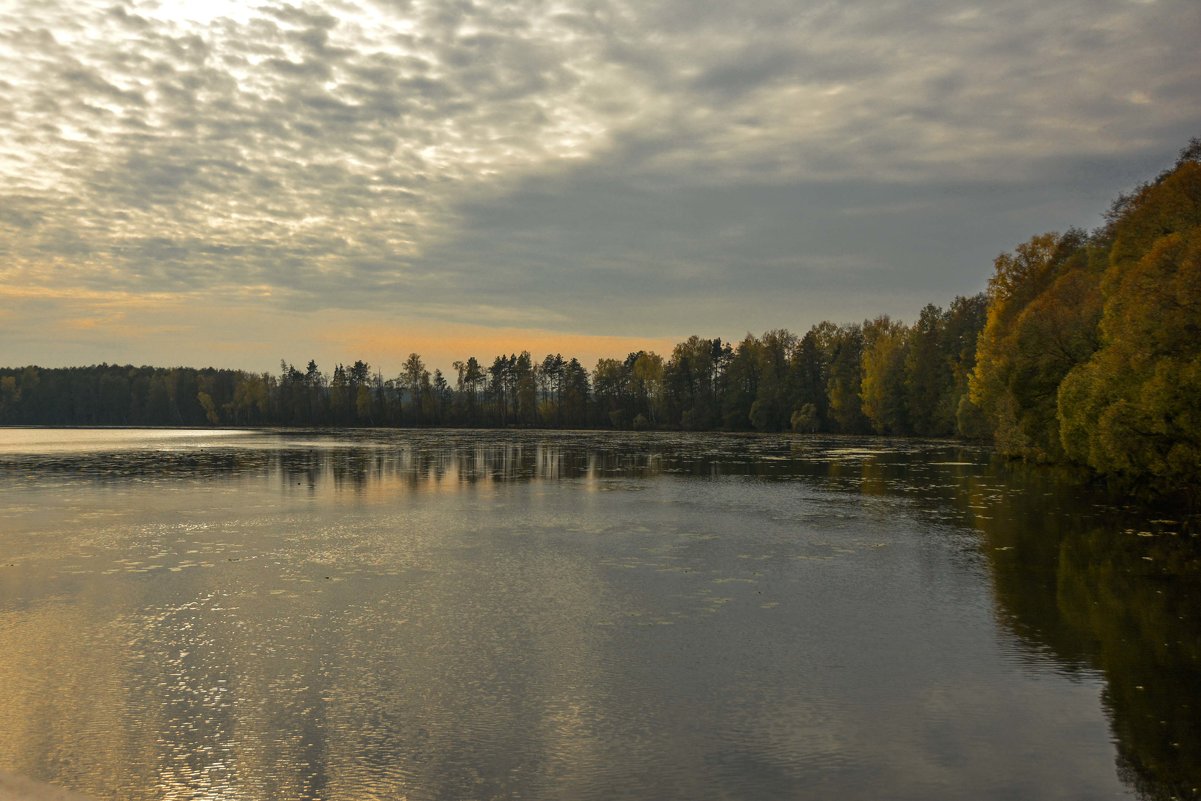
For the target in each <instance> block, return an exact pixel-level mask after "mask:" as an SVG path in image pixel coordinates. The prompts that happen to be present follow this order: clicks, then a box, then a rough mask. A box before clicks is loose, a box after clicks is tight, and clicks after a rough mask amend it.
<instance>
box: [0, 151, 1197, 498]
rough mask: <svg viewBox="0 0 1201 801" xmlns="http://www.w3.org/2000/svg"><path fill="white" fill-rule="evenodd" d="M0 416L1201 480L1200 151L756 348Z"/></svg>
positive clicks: (88, 398) (210, 390)
mask: <svg viewBox="0 0 1201 801" xmlns="http://www.w3.org/2000/svg"><path fill="white" fill-rule="evenodd" d="M0 425H69V426H90V425H123V426H140V425H145V426H209V425H212V426H260V425H269V426H276V425H278V426H470V427H507V426H525V427H547V428H618V429H639V430H642V429H685V430H729V431H741V430H756V431H796V432H814V433H816V432H833V433H848V434H866V433H879V434H891V435H901V436H905V435H917V436H929V437H950V436H958V437H964V438H968V439H976V440H990V441H992V442H994V443H995V444H996V446H997V448H998V449H999V450H1000V452H1001V453H1003V454H1006V455H1008V456H1012V457H1020V458H1023V459H1027V460H1031V461H1037V462H1056V463H1071V464H1078V465H1083V466H1086V467H1088V468H1089V469H1091V470H1092V471H1093V472H1094V473H1095V474H1097V475H1101V476H1105V477H1109V478H1111V479H1115V480H1117V481H1119V482H1122V483H1126V484H1129V485H1131V486H1133V487H1138V488H1143V489H1149V490H1152V491H1162V492H1181V491H1184V492H1187V491H1189V490H1192V489H1201V139H1194V140H1192V142H1190V144H1189V146H1188V147H1186V148H1185V149H1184V150H1183V151H1182V153H1181V155H1180V159H1179V161H1178V162H1177V163H1176V165H1175V167H1174V168H1172V169H1171V170H1168V171H1166V172H1164V173H1162V174H1161V175H1159V176H1158V177H1156V178H1155V179H1154V180H1152V181H1150V182H1148V183H1146V184H1144V185H1142V186H1140V187H1139V188H1138V189H1136V190H1135V191H1134V192H1132V193H1131V194H1129V195H1123V196H1122V197H1119V198H1118V199H1117V201H1115V203H1114V204H1113V206H1112V207H1111V209H1110V211H1109V212H1108V214H1107V215H1106V224H1105V225H1104V226H1102V227H1101V228H1099V229H1097V230H1095V231H1092V232H1085V231H1081V230H1069V231H1067V232H1065V233H1046V234H1040V235H1038V236H1034V237H1032V238H1031V239H1030V240H1029V241H1027V242H1025V243H1022V244H1021V245H1018V246H1017V247H1016V248H1015V249H1014V250H1013V251H1012V252H1010V253H1003V254H1001V255H1000V256H998V257H997V259H996V261H995V262H994V272H993V275H992V277H991V278H990V280H989V283H988V291H987V292H986V293H983V294H980V295H976V296H974V297H966V298H965V297H958V298H955V300H954V301H952V302H951V304H950V305H949V306H948V307H947V308H946V309H942V308H939V307H937V306H934V305H928V306H926V307H925V308H924V309H922V311H921V313H920V315H919V317H918V319H917V321H916V322H914V323H913V324H912V325H905V324H903V323H901V322H898V321H895V320H891V319H889V318H888V317H887V316H882V317H877V318H876V319H874V320H866V321H864V322H862V323H851V324H842V325H836V324H834V323H830V322H823V323H820V324H818V325H815V326H813V327H812V328H810V329H809V330H808V331H807V332H805V333H804V334H803V335H798V334H794V333H792V332H790V331H788V330H785V329H778V330H774V331H768V332H766V333H764V334H763V335H762V336H758V337H756V336H752V335H750V334H748V335H747V336H746V337H745V338H744V339H743V340H742V341H740V342H737V343H735V342H723V341H722V340H720V339H704V338H701V337H697V336H693V337H690V338H689V339H687V340H686V341H684V342H681V343H679V344H678V345H676V346H675V348H674V349H673V350H672V352H671V353H670V354H668V355H666V356H664V355H660V354H656V353H653V352H649V351H638V352H635V353H630V354H629V355H628V356H627V357H626V358H625V359H601V360H600V361H599V362H597V364H596V365H595V366H594V367H592V368H591V369H589V368H587V367H585V366H584V365H582V364H581V363H580V362H579V360H577V359H575V358H571V357H564V356H562V355H561V354H557V353H555V354H548V355H546V356H545V357H544V358H542V359H541V360H538V359H536V358H534V357H533V356H531V354H529V353H528V352H522V353H520V354H510V355H507V356H506V355H501V356H496V357H495V358H494V359H493V360H492V361H491V362H490V363H488V362H480V361H478V360H477V359H476V358H475V357H474V356H473V357H469V358H467V359H466V360H464V361H458V362H455V363H454V372H453V373H452V374H450V375H444V374H443V373H442V372H441V371H440V370H434V371H432V372H431V371H430V370H429V369H427V367H426V366H425V364H424V363H423V361H422V359H421V357H420V355H418V354H416V353H414V354H411V355H410V356H409V358H408V359H407V360H406V361H405V363H404V365H403V366H402V369H401V371H400V373H399V375H396V376H384V375H383V374H382V373H381V372H380V371H379V370H378V369H373V367H372V366H371V365H369V364H367V363H365V362H363V361H356V362H354V363H353V364H349V365H343V364H338V365H335V366H334V368H333V370H332V371H331V372H329V373H326V372H324V371H323V370H322V369H321V368H320V367H319V366H318V365H317V364H316V363H315V362H312V361H310V362H308V363H307V364H306V365H305V366H304V367H303V368H297V367H295V366H294V365H292V364H288V363H286V362H285V363H281V366H280V372H279V374H278V375H275V374H270V373H250V372H245V371H241V370H219V369H212V368H206V369H192V368H183V367H177V368H170V369H165V368H157V367H133V366H129V365H126V366H117V365H109V364H102V365H97V366H91V367H73V368H54V369H48V368H39V367H34V366H29V367H22V368H11V369H0Z"/></svg>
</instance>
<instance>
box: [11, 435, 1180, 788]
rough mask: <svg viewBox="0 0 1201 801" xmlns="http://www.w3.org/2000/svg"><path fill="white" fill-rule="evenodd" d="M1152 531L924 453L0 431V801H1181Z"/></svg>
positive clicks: (1159, 562) (1168, 567) (728, 440)
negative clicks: (15, 789) (48, 794)
mask: <svg viewBox="0 0 1201 801" xmlns="http://www.w3.org/2000/svg"><path fill="white" fill-rule="evenodd" d="M1191 525H1195V524H1190V523H1189V522H1188V521H1180V520H1177V519H1172V518H1171V517H1170V516H1168V515H1166V514H1157V513H1155V512H1154V511H1151V512H1148V511H1147V510H1143V511H1142V512H1137V511H1131V510H1123V509H1120V508H1117V507H1116V506H1114V505H1113V504H1112V502H1106V501H1104V500H1102V499H1097V498H1091V499H1090V498H1082V497H1081V494H1080V493H1079V492H1078V491H1072V490H1070V489H1069V485H1068V484H1066V483H1063V484H1061V483H1059V482H1058V480H1057V478H1056V476H1055V474H1053V473H1050V472H1046V471H1038V470H1035V471H1024V472H1017V471H1014V470H1013V469H1011V468H1006V467H1005V466H1003V465H1000V464H998V463H996V462H995V461H993V460H991V459H990V455H989V453H988V452H987V451H985V450H981V449H973V448H964V447H958V446H950V445H946V444H938V443H924V444H923V443H918V444H914V443H901V442H887V441H880V440H863V441H852V440H829V439H827V440H823V439H810V438H789V437H779V436H778V437H735V436H721V435H711V436H710V435H691V436H681V435H610V434H595V435H593V434H548V433H544V432H539V433H508V432H420V433H415V432H378V431H375V432H355V433H352V434H346V433H321V432H295V431H293V432H275V431H272V432H261V431H260V432H164V431H152V432H147V431H99V432H98V431H90V432H89V431H39V430H0V770H5V771H10V772H15V773H21V774H25V775H28V776H32V777H34V778H38V779H42V780H46V781H52V782H55V783H59V784H63V785H66V786H69V787H72V788H74V789H77V790H80V791H84V792H88V793H91V794H93V795H95V796H96V797H98V798H111V799H218V798H219V799H246V800H247V801H258V800H259V799H331V800H333V799H345V800H346V801H360V800H361V799H402V798H405V799H435V798H437V799H468V798H474V799H488V798H505V799H508V798H523V799H612V798H633V799H785V798H801V799H804V798H813V799H827V798H850V799H877V798H889V799H922V800H923V801H928V800H929V799H968V798H971V799H1105V798H1134V797H1145V798H1155V799H1160V798H1162V799H1168V798H1197V797H1201V791H1199V790H1198V787H1201V708H1199V706H1201V622H1199V618H1198V615H1199V614H1201V562H1199V561H1198V559H1197V555H1198V551H1199V550H1201V549H1199V548H1198V547H1197V542H1198V539H1197V538H1195V537H1194V536H1192V535H1191V534H1190V531H1191V530H1193V529H1192V528H1191V527H1190V526H1191Z"/></svg>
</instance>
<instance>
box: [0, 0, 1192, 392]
mask: <svg viewBox="0 0 1201 801" xmlns="http://www.w3.org/2000/svg"><path fill="white" fill-rule="evenodd" d="M1198 41H1201V3H1198V2H1196V0H1005V2H997V0H991V1H990V2H984V0H978V1H977V2H967V1H965V0H842V2H816V1H812V0H746V1H745V2H738V3H733V2H729V0H720V1H719V0H663V1H662V2H631V0H545V1H544V0H512V1H511V2H499V1H497V2H492V1H491V0H474V1H473V0H335V1H333V2H326V3H321V4H303V3H301V4H289V3H284V2H276V0H268V2H263V3H258V2H255V1H254V0H247V2H235V1H234V0H161V1H159V2H156V1H155V0H99V2H91V0H71V1H70V2H60V0H0V365H20V364H28V363H39V364H44V365H70V364H90V363H96V362H100V361H108V362H120V363H125V362H133V363H138V364H140V363H152V364H163V365H167V364H189V365H196V366H200V365H207V364H215V365H218V366H229V367H244V368H249V369H274V366H275V365H277V364H278V361H279V359H280V358H281V357H283V358H287V359H288V360H289V361H295V362H297V363H301V362H305V361H307V360H308V359H309V358H310V357H316V358H317V360H318V362H319V363H320V364H321V365H322V366H323V367H326V368H328V367H332V364H333V362H334V361H335V360H336V361H353V360H354V359H356V358H364V359H366V360H368V361H370V362H372V363H373V364H376V365H379V366H381V367H382V368H383V369H384V370H385V372H386V373H389V374H390V373H392V372H395V371H398V370H399V367H400V361H401V359H402V358H403V357H404V355H405V354H407V353H408V352H409V351H410V350H417V351H419V352H421V353H422V354H423V355H425V356H426V358H427V361H430V362H432V363H433V364H435V365H436V366H444V367H445V366H448V365H449V363H450V361H451V360H452V359H455V358H463V357H465V356H468V355H477V356H479V357H480V358H481V359H484V358H487V359H490V358H491V357H492V356H494V355H495V354H496V353H499V352H501V351H502V350H520V349H522V348H528V349H529V350H531V351H532V352H534V354H535V356H540V355H542V354H545V353H546V352H547V351H551V350H558V351H562V352H564V354H566V355H571V354H576V355H580V356H581V357H584V358H585V359H588V360H594V359H595V358H596V356H597V355H624V354H625V353H626V352H627V351H629V350H631V349H635V348H637V347H651V348H655V349H658V350H661V351H666V350H669V349H670V346H671V343H673V342H675V341H678V340H679V339H682V338H684V337H686V336H688V335H689V334H693V333H697V334H701V335H704V336H721V337H723V338H738V337H741V336H742V335H743V334H744V333H746V332H747V331H752V332H756V333H758V332H761V331H763V330H765V329H768V328H777V327H788V328H791V329H793V330H797V331H803V330H805V329H806V328H808V326H810V325H811V324H813V323H815V322H818V321H820V320H822V319H832V320H835V321H839V322H842V321H852V320H860V319H863V318H864V317H868V316H875V315H877V314H880V313H888V314H891V315H893V316H894V317H900V318H902V319H905V320H912V319H913V318H914V317H915V316H916V314H917V311H918V310H919V309H920V308H921V306H922V305H924V304H925V303H927V302H934V303H938V304H940V305H945V304H946V303H947V302H948V301H950V300H951V298H952V297H954V296H955V295H956V294H969V293H973V292H976V291H979V290H980V289H982V288H983V286H984V283H985V281H986V280H987V277H988V274H989V271H990V269H991V261H992V258H993V257H994V256H995V255H996V254H997V253H998V252H1000V251H1002V250H1008V249H1010V248H1012V247H1013V246H1014V245H1016V244H1017V243H1019V242H1021V241H1023V240H1025V239H1027V238H1028V237H1029V236H1031V235H1033V234H1036V233H1039V232H1042V231H1045V230H1062V229H1064V228H1066V227H1068V226H1072V225H1079V226H1084V227H1088V228H1091V227H1094V226H1096V225H1097V224H1099V223H1100V220H1101V217H1100V215H1101V212H1103V211H1104V209H1105V208H1106V207H1107V206H1108V205H1109V202H1110V201H1111V200H1112V198H1113V197H1114V196H1115V195H1116V193H1117V192H1119V191H1121V190H1123V189H1128V188H1130V187H1131V186H1132V185H1133V184H1135V183H1137V182H1139V181H1141V180H1144V179H1146V178H1149V177H1151V176H1153V175H1154V174H1155V173H1157V172H1158V171H1159V170H1161V169H1163V168H1165V167H1167V166H1169V165H1170V164H1171V163H1172V162H1173V160H1174V158H1175V154H1176V152H1177V151H1178V150H1179V149H1180V148H1181V147H1183V146H1184V145H1185V144H1186V142H1187V141H1188V139H1189V138H1190V137H1192V136H1198V135H1201V47H1198V44H1197V43H1198Z"/></svg>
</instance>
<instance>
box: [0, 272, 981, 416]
mask: <svg viewBox="0 0 1201 801" xmlns="http://www.w3.org/2000/svg"><path fill="white" fill-rule="evenodd" d="M986 306H987V304H986V299H985V297H984V295H978V296H976V297H972V298H956V299H955V301H954V302H953V303H952V304H951V306H950V307H949V308H948V309H946V310H943V309H940V308H938V307H936V306H933V305H931V306H927V307H926V308H925V309H923V310H922V314H921V317H920V319H919V320H918V322H917V323H916V324H915V325H914V326H912V327H907V326H905V325H902V324H901V323H898V322H895V321H892V320H890V319H889V318H888V317H879V318H876V319H875V320H868V321H864V322H863V323H853V324H845V325H835V324H833V323H830V322H823V323H820V324H818V325H815V326H813V327H812V328H810V329H809V331H807V332H806V333H805V334H804V335H803V336H798V335H796V334H794V333H792V332H791V331H788V330H785V329H778V330H774V331H768V332H767V333H765V334H763V335H762V336H758V337H756V336H752V335H750V334H748V335H747V336H746V337H745V338H744V339H743V340H742V341H741V342H738V343H733V342H725V341H722V340H721V339H720V338H715V339H704V338H701V337H698V336H693V337H689V338H688V339H687V340H685V341H684V342H681V343H679V344H678V345H676V346H675V348H674V349H673V350H672V352H671V354H670V355H668V356H667V357H666V358H665V357H663V356H661V355H659V354H657V353H654V352H652V351H646V350H640V351H637V352H635V353H630V354H629V355H627V356H626V357H625V358H624V359H601V360H599V361H598V362H597V363H596V365H595V367H593V368H592V369H591V370H589V369H587V368H585V367H584V366H583V365H582V364H581V363H580V361H579V359H577V358H565V357H563V356H562V355H561V354H558V353H552V354H547V355H546V356H545V357H544V358H542V359H541V360H539V359H536V358H534V357H532V356H531V355H530V353H529V352H528V351H523V352H522V353H518V354H510V355H501V356H497V357H495V358H494V359H493V360H492V362H491V363H486V362H480V361H479V360H477V359H476V358H475V357H470V358H468V359H466V360H464V361H456V362H454V364H453V372H452V373H451V374H449V375H446V374H443V372H442V371H441V370H438V369H434V370H430V369H429V368H428V367H427V366H426V365H425V363H424V361H423V360H422V358H421V356H420V355H419V354H417V353H413V354H410V355H409V357H408V359H406V360H405V362H404V364H403V365H402V367H401V370H400V373H399V374H397V375H394V376H385V375H384V374H383V373H382V372H381V371H380V370H378V369H375V368H373V367H371V366H370V365H369V364H367V363H366V362H364V361H361V360H360V361H355V362H354V363H353V364H350V365H344V364H337V365H336V366H335V367H334V369H333V371H332V372H330V373H328V374H327V373H325V372H323V371H322V370H321V369H320V367H319V366H318V365H317V363H316V362H315V361H309V362H308V364H307V365H305V367H304V368H303V369H301V368H298V367H296V366H295V365H294V364H291V363H288V362H281V364H280V369H279V372H278V373H251V372H246V371H241V370H217V369H212V368H207V369H200V370H198V369H192V368H186V367H176V368H171V369H164V368H158V367H134V366H131V365H124V366H122V365H111V364H100V365H95V366H91V367H71V368H61V369H59V368H55V369H47V368H39V367H24V368H20V369H0V423H2V424H5V425H66V426H77V425H78V426H88V425H119V426H121V425H125V426H138V425H150V426H209V425H213V426H218V425H225V426H258V425H267V426H276V425H278V426H335V427H336V426H452V427H453V426H465V427H509V426H519V427H547V428H619V429H686V430H717V429H723V430H730V431H743V430H746V431H749V430H757V431H802V432H837V433H854V434H866V433H871V432H873V431H877V432H881V433H890V434H920V435H929V436H951V435H955V434H957V433H960V431H959V428H958V425H957V418H956V412H957V409H958V408H959V406H960V404H961V403H962V402H963V399H964V397H966V394H967V387H968V376H969V374H970V372H971V369H972V366H973V364H974V358H975V341H976V338H977V337H978V335H979V333H980V331H981V330H982V328H983V326H984V321H985V313H986Z"/></svg>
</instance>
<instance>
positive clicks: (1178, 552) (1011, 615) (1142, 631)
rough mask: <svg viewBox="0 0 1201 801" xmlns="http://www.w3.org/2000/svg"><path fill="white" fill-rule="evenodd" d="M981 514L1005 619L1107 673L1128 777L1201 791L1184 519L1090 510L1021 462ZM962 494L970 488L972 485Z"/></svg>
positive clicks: (1199, 691) (1141, 789)
mask: <svg viewBox="0 0 1201 801" xmlns="http://www.w3.org/2000/svg"><path fill="white" fill-rule="evenodd" d="M1008 479H1009V480H1008V481H1007V482H1006V483H1005V484H1004V486H1005V487H1006V489H1005V491H1003V492H1001V493H994V495H993V500H994V503H993V505H992V506H991V507H990V508H989V510H988V511H987V512H986V513H985V514H981V515H979V516H978V517H977V520H976V526H977V527H978V528H979V529H980V531H981V532H983V534H984V537H985V539H984V543H983V549H984V553H985V555H986V557H987V559H988V564H989V568H990V570H991V573H992V577H993V581H994V587H995V591H996V599H997V605H998V612H999V615H1000V618H1001V621H1002V625H1005V626H1006V627H1007V628H1009V629H1010V630H1012V631H1013V632H1014V633H1015V634H1016V635H1018V636H1019V637H1020V638H1021V640H1022V641H1023V642H1024V643H1026V644H1027V645H1029V646H1031V647H1033V648H1036V649H1038V650H1039V651H1043V652H1047V653H1049V654H1050V655H1051V656H1052V657H1053V658H1055V659H1056V661H1058V662H1060V663H1062V664H1063V665H1064V666H1065V667H1066V668H1067V669H1069V670H1078V669H1094V670H1099V671H1100V672H1101V673H1102V674H1103V675H1104V677H1105V690H1104V693H1103V697H1104V703H1105V706H1106V711H1107V713H1108V715H1109V718H1110V722H1111V725H1112V727H1113V733H1114V737H1115V739H1116V742H1117V749H1118V773H1119V776H1120V778H1121V779H1122V780H1123V781H1124V782H1125V783H1126V784H1128V785H1130V786H1131V787H1132V788H1134V789H1135V790H1136V791H1137V792H1138V794H1139V795H1140V796H1141V797H1143V798H1148V799H1184V798H1201V708H1199V707H1201V703H1199V695H1201V614H1199V613H1198V608H1199V607H1198V599H1199V598H1201V561H1199V559H1198V557H1199V556H1201V548H1199V547H1198V545H1197V542H1196V539H1195V537H1193V536H1191V535H1190V533H1189V532H1188V531H1186V530H1185V528H1186V526H1185V525H1184V524H1180V523H1175V522H1170V521H1162V520H1161V521H1152V520H1148V517H1155V516H1156V515H1155V514H1153V513H1152V514H1148V513H1147V511H1146V510H1143V512H1142V514H1141V515H1138V514H1137V513H1135V512H1134V511H1133V510H1121V509H1115V508H1113V507H1109V508H1105V507H1102V506H1097V505H1093V506H1090V505H1089V504H1087V503H1083V502H1081V500H1080V490H1079V488H1078V487H1077V486H1075V485H1073V484H1070V483H1067V482H1063V483H1060V482H1059V481H1057V478H1056V477H1055V475H1054V473H1053V472H1051V471H1049V470H1043V469H1037V470H1031V471H1025V470H1020V471H1017V472H1014V474H1013V475H1011V476H1009V477H1008ZM964 489H965V490H967V492H966V493H965V496H964V497H965V499H966V498H971V497H972V496H973V492H972V489H971V485H970V484H965V486H964Z"/></svg>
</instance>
